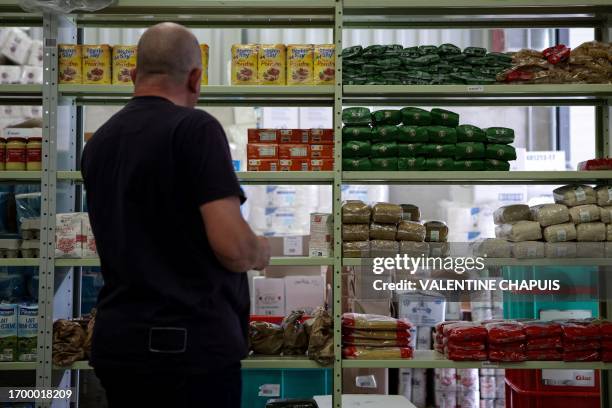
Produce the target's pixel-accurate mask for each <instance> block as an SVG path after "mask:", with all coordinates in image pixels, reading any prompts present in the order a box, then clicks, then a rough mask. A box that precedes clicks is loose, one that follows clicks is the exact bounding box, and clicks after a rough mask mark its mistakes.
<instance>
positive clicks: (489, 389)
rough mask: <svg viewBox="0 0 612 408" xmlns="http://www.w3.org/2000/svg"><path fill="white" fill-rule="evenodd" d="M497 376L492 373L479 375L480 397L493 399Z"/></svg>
mask: <svg viewBox="0 0 612 408" xmlns="http://www.w3.org/2000/svg"><path fill="white" fill-rule="evenodd" d="M496 389H497V377H495V376H494V375H486V376H480V399H495V390H496Z"/></svg>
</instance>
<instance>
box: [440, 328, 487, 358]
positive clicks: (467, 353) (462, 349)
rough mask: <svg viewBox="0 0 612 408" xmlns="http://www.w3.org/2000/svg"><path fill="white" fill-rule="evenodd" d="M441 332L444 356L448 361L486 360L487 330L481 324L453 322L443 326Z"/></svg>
mask: <svg viewBox="0 0 612 408" xmlns="http://www.w3.org/2000/svg"><path fill="white" fill-rule="evenodd" d="M437 331H438V329H437ZM441 331H442V333H443V336H444V340H443V342H444V354H445V355H446V357H447V358H448V359H449V360H455V361H484V360H486V359H487V330H486V329H485V328H484V327H483V326H482V325H481V324H479V323H474V322H454V323H452V324H447V325H444V326H443V327H442V328H441Z"/></svg>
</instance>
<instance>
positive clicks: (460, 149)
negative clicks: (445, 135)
mask: <svg viewBox="0 0 612 408" xmlns="http://www.w3.org/2000/svg"><path fill="white" fill-rule="evenodd" d="M456 146H457V149H456V151H455V159H457V160H466V159H484V157H485V145H484V143H472V142H461V143H457V144H456Z"/></svg>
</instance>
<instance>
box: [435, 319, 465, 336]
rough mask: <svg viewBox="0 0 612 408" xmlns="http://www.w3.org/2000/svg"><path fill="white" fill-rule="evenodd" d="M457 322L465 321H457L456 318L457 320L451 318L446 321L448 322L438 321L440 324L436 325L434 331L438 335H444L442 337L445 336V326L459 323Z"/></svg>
mask: <svg viewBox="0 0 612 408" xmlns="http://www.w3.org/2000/svg"><path fill="white" fill-rule="evenodd" d="M457 323H465V322H461V321H456V320H455V321H452V320H449V321H446V322H440V323H438V324H436V325H435V326H434V333H435V334H436V335H442V337H444V328H445V327H446V326H449V325H451V324H457Z"/></svg>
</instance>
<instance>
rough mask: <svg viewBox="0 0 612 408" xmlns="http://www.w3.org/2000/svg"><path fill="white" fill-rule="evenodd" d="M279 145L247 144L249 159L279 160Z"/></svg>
mask: <svg viewBox="0 0 612 408" xmlns="http://www.w3.org/2000/svg"><path fill="white" fill-rule="evenodd" d="M278 153H279V149H278V145H276V144H272V143H249V144H247V159H249V160H251V159H278Z"/></svg>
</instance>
